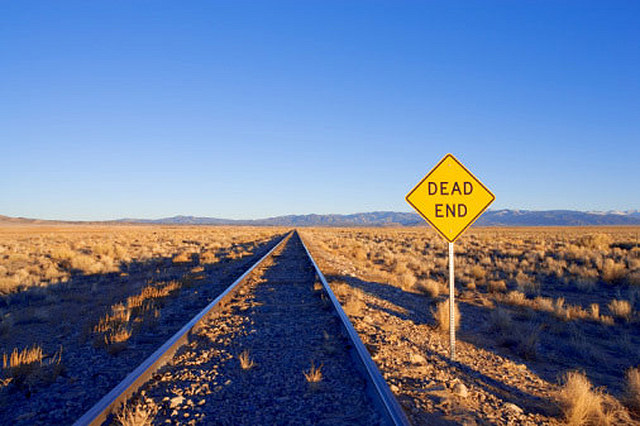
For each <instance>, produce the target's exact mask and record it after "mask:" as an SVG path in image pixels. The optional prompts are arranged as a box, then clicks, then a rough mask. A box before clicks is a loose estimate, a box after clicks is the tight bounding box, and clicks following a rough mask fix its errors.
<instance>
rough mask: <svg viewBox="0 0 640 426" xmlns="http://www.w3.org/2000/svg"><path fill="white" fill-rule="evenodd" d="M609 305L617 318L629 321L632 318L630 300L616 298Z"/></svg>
mask: <svg viewBox="0 0 640 426" xmlns="http://www.w3.org/2000/svg"><path fill="white" fill-rule="evenodd" d="M607 307H608V308H609V310H610V311H611V313H612V314H613V316H615V317H616V318H620V319H624V320H626V321H629V319H630V318H631V312H632V308H631V303H629V301H628V300H617V299H614V300H612V301H611V302H609V303H608V304H607Z"/></svg>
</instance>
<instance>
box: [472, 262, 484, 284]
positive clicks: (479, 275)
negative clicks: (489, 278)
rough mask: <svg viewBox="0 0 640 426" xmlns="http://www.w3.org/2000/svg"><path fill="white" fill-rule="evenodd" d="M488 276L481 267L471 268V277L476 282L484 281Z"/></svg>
mask: <svg viewBox="0 0 640 426" xmlns="http://www.w3.org/2000/svg"><path fill="white" fill-rule="evenodd" d="M486 275H487V272H486V271H485V270H484V268H482V267H481V266H480V265H475V266H474V267H473V268H471V276H473V278H474V279H475V280H476V281H482V280H484V278H485V276H486Z"/></svg>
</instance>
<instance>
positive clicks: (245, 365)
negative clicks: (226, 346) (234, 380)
mask: <svg viewBox="0 0 640 426" xmlns="http://www.w3.org/2000/svg"><path fill="white" fill-rule="evenodd" d="M238 361H240V368H242V369H243V370H249V369H251V368H252V367H253V366H255V362H253V360H252V359H251V357H250V356H249V350H248V349H245V350H244V351H242V353H241V354H240V355H238Z"/></svg>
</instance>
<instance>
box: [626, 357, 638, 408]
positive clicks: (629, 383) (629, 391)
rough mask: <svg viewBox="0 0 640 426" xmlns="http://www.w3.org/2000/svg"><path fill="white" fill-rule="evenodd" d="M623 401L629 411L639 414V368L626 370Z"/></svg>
mask: <svg viewBox="0 0 640 426" xmlns="http://www.w3.org/2000/svg"><path fill="white" fill-rule="evenodd" d="M623 401H624V402H625V404H626V406H627V407H629V409H630V410H631V411H633V412H634V413H636V414H640V368H630V369H629V370H627V374H626V381H625V394H624V398H623Z"/></svg>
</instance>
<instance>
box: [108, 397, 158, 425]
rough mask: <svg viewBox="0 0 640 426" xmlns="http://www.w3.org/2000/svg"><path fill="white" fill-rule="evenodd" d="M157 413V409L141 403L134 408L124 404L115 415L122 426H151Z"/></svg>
mask: <svg viewBox="0 0 640 426" xmlns="http://www.w3.org/2000/svg"><path fill="white" fill-rule="evenodd" d="M157 411H158V410H157V408H152V407H150V406H147V405H143V404H140V403H138V404H136V405H133V406H127V405H126V404H124V405H123V406H122V408H121V409H120V410H119V411H118V412H117V413H116V414H115V420H116V422H117V424H119V425H122V426H151V425H152V424H153V419H154V418H155V415H156V413H157Z"/></svg>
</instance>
